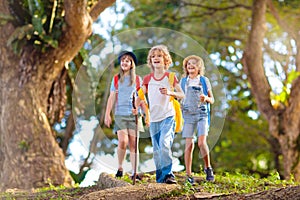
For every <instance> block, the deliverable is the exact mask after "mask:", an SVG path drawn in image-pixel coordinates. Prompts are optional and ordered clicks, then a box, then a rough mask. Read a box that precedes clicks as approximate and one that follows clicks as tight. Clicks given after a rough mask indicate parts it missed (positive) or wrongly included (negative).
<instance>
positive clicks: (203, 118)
mask: <svg viewBox="0 0 300 200" xmlns="http://www.w3.org/2000/svg"><path fill="white" fill-rule="evenodd" d="M183 117H184V126H183V130H182V137H183V138H193V137H194V132H195V131H197V137H199V136H201V135H207V134H208V131H209V125H208V116H207V115H203V114H200V113H197V114H187V113H183Z"/></svg>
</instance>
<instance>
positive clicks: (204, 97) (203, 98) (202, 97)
mask: <svg viewBox="0 0 300 200" xmlns="http://www.w3.org/2000/svg"><path fill="white" fill-rule="evenodd" d="M200 101H201V103H204V102H205V101H206V96H205V95H204V94H201V95H200Z"/></svg>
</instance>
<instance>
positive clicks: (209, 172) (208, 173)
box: [204, 167, 215, 182]
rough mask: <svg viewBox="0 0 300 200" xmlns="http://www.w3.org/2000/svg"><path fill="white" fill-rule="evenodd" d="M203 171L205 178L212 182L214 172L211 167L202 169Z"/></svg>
mask: <svg viewBox="0 0 300 200" xmlns="http://www.w3.org/2000/svg"><path fill="white" fill-rule="evenodd" d="M204 173H205V174H206V180H207V181H211V182H213V181H214V180H215V176H214V172H213V169H212V168H211V167H208V168H206V169H204Z"/></svg>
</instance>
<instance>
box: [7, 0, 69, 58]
mask: <svg viewBox="0 0 300 200" xmlns="http://www.w3.org/2000/svg"><path fill="white" fill-rule="evenodd" d="M10 10H11V14H12V15H13V16H14V18H15V21H14V24H15V25H16V26H17V28H16V29H15V31H14V33H13V34H12V35H11V37H10V38H9V40H8V41H7V45H8V46H12V49H13V51H14V52H15V53H20V52H21V50H22V47H23V46H24V45H33V46H34V47H35V48H36V49H38V50H39V51H41V52H45V51H46V50H47V49H49V48H57V47H58V39H59V37H60V36H61V34H62V27H63V25H64V18H63V17H64V16H63V15H64V14H63V13H64V10H63V1H62V0H53V1H42V0H27V1H25V0H24V1H21V2H20V1H11V2H10Z"/></svg>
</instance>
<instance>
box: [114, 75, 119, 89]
mask: <svg viewBox="0 0 300 200" xmlns="http://www.w3.org/2000/svg"><path fill="white" fill-rule="evenodd" d="M118 85H119V74H116V75H115V76H114V86H115V88H116V90H118Z"/></svg>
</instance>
